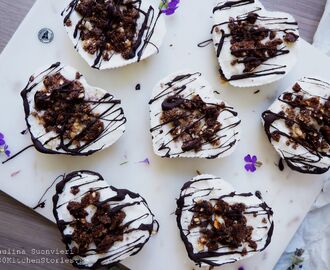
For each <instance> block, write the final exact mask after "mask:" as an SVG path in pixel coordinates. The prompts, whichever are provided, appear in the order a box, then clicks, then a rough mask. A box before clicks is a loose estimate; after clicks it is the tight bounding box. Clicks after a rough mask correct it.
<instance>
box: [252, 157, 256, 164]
mask: <svg viewBox="0 0 330 270" xmlns="http://www.w3.org/2000/svg"><path fill="white" fill-rule="evenodd" d="M251 162H252V163H254V164H255V163H256V162H257V157H256V156H253V157H252V159H251Z"/></svg>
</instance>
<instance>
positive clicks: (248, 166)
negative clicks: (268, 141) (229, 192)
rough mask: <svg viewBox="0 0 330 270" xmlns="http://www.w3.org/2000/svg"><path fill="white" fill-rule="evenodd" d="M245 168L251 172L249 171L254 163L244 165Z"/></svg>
mask: <svg viewBox="0 0 330 270" xmlns="http://www.w3.org/2000/svg"><path fill="white" fill-rule="evenodd" d="M244 168H245V170H246V171H247V172H249V171H251V170H252V165H251V164H246V165H245V166H244Z"/></svg>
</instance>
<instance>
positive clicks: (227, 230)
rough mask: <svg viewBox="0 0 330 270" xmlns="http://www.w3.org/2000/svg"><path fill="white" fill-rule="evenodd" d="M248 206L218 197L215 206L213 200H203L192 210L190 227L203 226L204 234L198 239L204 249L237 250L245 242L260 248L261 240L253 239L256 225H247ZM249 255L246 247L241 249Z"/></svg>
mask: <svg viewBox="0 0 330 270" xmlns="http://www.w3.org/2000/svg"><path fill="white" fill-rule="evenodd" d="M245 210H246V205H244V204H242V203H237V204H233V205H230V204H228V203H227V202H225V201H224V200H222V199H218V200H217V201H216V203H215V205H214V206H213V205H212V204H211V203H210V202H209V201H199V202H197V203H195V205H194V206H193V207H192V208H191V209H190V211H191V212H193V217H192V220H191V223H190V226H189V230H190V229H193V228H200V233H201V236H200V238H199V239H198V242H199V247H200V249H201V250H204V249H205V248H207V251H209V252H210V251H216V250H218V249H219V248H220V247H221V246H226V247H228V248H230V249H237V248H239V247H241V246H242V245H243V244H244V243H247V244H248V246H249V247H251V248H252V249H254V250H256V249H257V243H256V242H255V241H253V240H252V231H253V227H251V226H248V225H247V219H246V217H245V216H244V212H245ZM241 254H242V256H245V255H247V250H246V248H243V249H242V251H241Z"/></svg>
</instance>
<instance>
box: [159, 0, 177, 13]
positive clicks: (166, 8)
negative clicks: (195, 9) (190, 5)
mask: <svg viewBox="0 0 330 270" xmlns="http://www.w3.org/2000/svg"><path fill="white" fill-rule="evenodd" d="M179 3H180V0H171V1H170V2H168V0H162V2H161V3H160V9H161V11H162V12H163V13H165V14H166V15H172V14H174V12H175V10H176V9H177V8H178V4H179Z"/></svg>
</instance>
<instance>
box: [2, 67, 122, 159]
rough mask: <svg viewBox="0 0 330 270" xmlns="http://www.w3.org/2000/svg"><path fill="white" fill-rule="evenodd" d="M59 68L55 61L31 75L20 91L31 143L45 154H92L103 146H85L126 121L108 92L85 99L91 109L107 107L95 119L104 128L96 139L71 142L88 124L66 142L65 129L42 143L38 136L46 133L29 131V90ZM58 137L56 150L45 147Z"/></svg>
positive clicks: (84, 130)
mask: <svg viewBox="0 0 330 270" xmlns="http://www.w3.org/2000/svg"><path fill="white" fill-rule="evenodd" d="M61 70H62V67H61V63H60V62H57V63H55V64H53V65H51V66H50V67H49V68H48V69H46V70H45V71H43V72H41V73H40V74H38V75H36V76H31V77H30V80H29V82H28V84H27V85H26V87H25V88H24V89H23V91H22V92H21V96H22V99H23V105H24V111H25V121H26V124H27V128H28V130H29V132H30V135H31V139H32V142H33V145H34V146H35V148H36V149H37V150H38V151H39V152H41V153H45V154H67V155H72V156H88V155H91V154H94V153H95V152H98V151H100V150H102V149H103V147H104V146H102V147H100V148H98V149H95V150H88V151H85V150H86V148H88V147H90V146H91V145H93V144H95V143H96V142H98V141H100V140H101V139H102V138H104V137H106V136H108V135H109V134H111V133H113V132H115V131H116V130H118V129H119V128H120V127H122V126H123V125H125V123H126V121H127V120H126V118H125V116H124V111H123V109H122V108H121V107H116V106H117V105H118V104H120V101H119V100H116V99H114V96H112V95H111V94H109V93H107V94H105V95H104V96H103V97H102V98H100V99H99V100H95V101H93V100H85V102H86V103H90V104H92V106H91V111H93V110H95V109H98V108H99V106H100V105H107V107H106V108H105V109H104V110H103V111H102V112H101V113H99V115H98V117H97V120H101V121H103V122H104V130H103V132H102V133H101V134H100V135H99V137H98V138H97V139H96V140H94V141H92V142H89V143H81V145H80V146H76V145H74V144H73V142H74V141H75V140H78V141H79V139H80V138H81V137H82V135H83V134H84V133H85V132H87V131H88V129H89V128H90V125H87V126H86V127H85V128H83V129H82V130H81V132H80V133H79V134H77V135H76V136H75V137H74V138H73V139H71V140H69V141H68V142H66V141H65V140H64V133H65V130H62V131H61V132H60V133H59V134H56V135H55V136H54V137H51V138H49V139H48V140H47V141H46V142H44V143H41V141H40V140H39V139H40V137H42V136H44V135H45V134H46V133H45V134H43V135H42V136H40V137H35V136H34V134H33V133H32V132H31V125H30V123H29V120H28V118H29V116H30V114H31V110H32V109H33V108H30V102H29V95H30V94H31V91H32V90H33V89H34V88H35V87H36V86H37V85H38V84H39V83H42V81H43V79H44V77H45V76H46V75H50V74H54V73H58V72H60V71H61ZM97 120H96V121H97ZM96 121H95V122H96ZM93 123H94V122H93ZM58 139H59V140H60V142H59V145H58V146H57V148H56V150H52V149H49V148H47V146H46V145H47V144H48V143H50V142H51V141H54V140H58ZM60 150H62V151H63V152H60ZM21 152H22V151H21ZM21 152H19V153H18V154H20V153H21ZM18 154H16V155H14V156H12V157H11V158H10V159H12V158H14V157H15V156H17V155H18ZM10 159H8V160H10ZM8 160H6V161H5V162H7V161H8Z"/></svg>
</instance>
